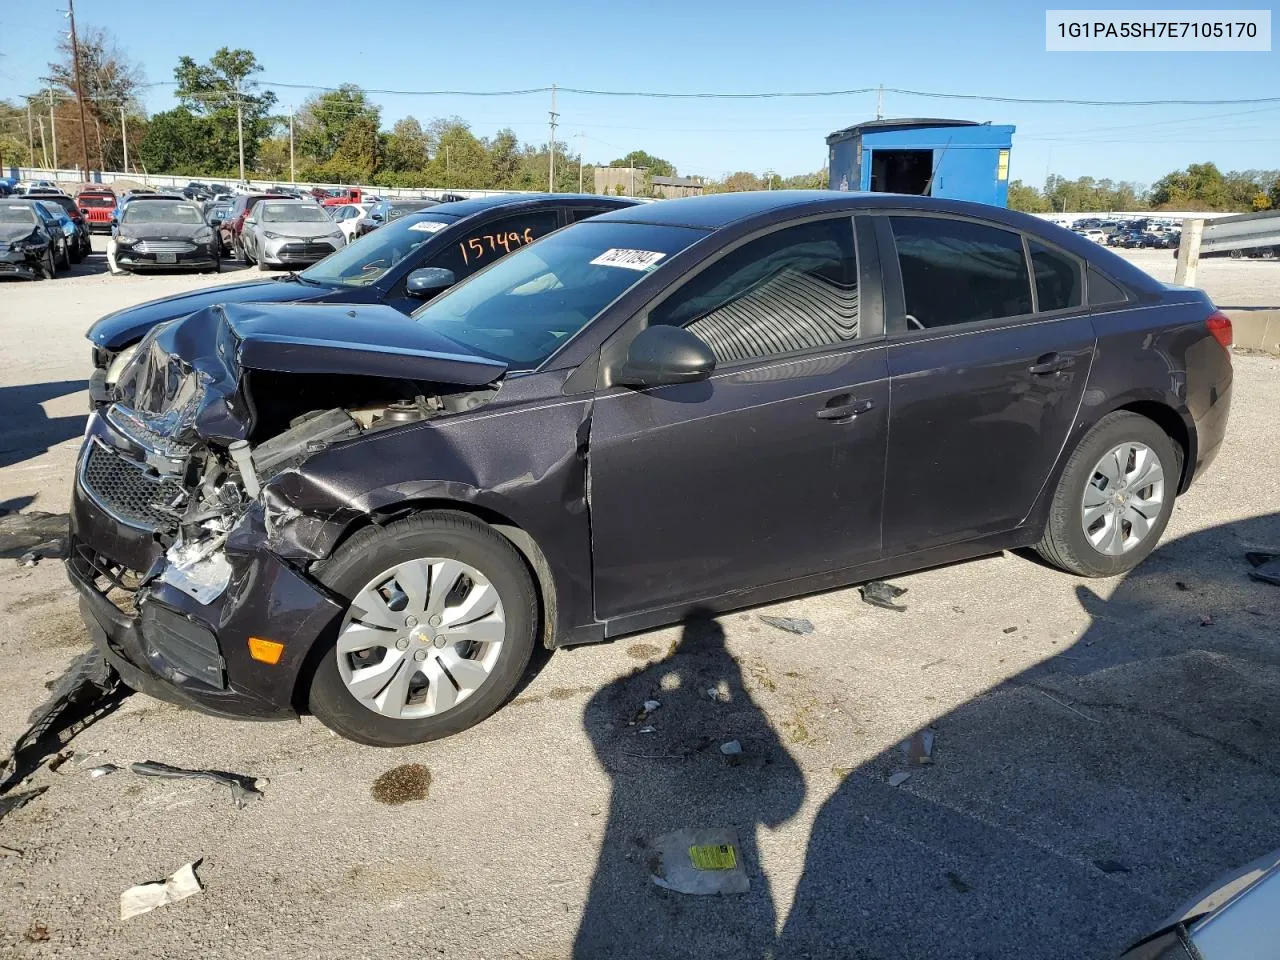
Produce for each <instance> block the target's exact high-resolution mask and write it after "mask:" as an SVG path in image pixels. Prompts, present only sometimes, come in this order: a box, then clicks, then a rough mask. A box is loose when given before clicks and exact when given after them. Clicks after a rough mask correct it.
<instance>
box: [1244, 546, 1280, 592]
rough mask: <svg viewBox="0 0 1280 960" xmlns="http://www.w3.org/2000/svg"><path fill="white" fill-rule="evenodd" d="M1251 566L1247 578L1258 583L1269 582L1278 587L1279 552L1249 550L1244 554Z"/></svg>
mask: <svg viewBox="0 0 1280 960" xmlns="http://www.w3.org/2000/svg"><path fill="white" fill-rule="evenodd" d="M1244 558H1245V559H1246V560H1248V561H1249V565H1250V566H1251V567H1253V569H1252V570H1250V571H1249V578H1250V579H1251V580H1257V581H1258V582H1260V583H1271V584H1275V585H1276V586H1278V587H1280V553H1269V552H1266V551H1262V550H1250V551H1249V552H1248V553H1246V554H1245V555H1244Z"/></svg>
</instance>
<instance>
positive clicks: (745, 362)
mask: <svg viewBox="0 0 1280 960" xmlns="http://www.w3.org/2000/svg"><path fill="white" fill-rule="evenodd" d="M857 217H858V213H857V212H855V211H852V210H844V211H839V212H836V213H832V212H831V211H823V212H821V213H813V214H810V215H808V216H805V217H796V218H793V219H789V220H785V221H780V222H775V223H770V224H768V225H767V226H763V227H761V228H760V229H758V230H753V231H751V232H750V233H747V234H745V235H743V236H741V237H738V238H737V239H735V240H732V241H730V242H729V243H726V244H725V245H724V246H723V247H721V248H720V249H719V250H717V251H716V252H715V253H714V254H712V255H711V256H709V257H707V258H706V259H705V260H703V261H702V262H701V263H699V264H698V265H697V266H696V267H694V268H693V269H691V270H689V271H688V272H686V273H684V274H683V275H681V276H680V277H679V278H678V279H676V280H674V281H672V282H671V283H670V284H668V285H667V286H666V287H664V288H663V289H662V290H661V291H659V292H658V293H657V294H656V295H654V297H653V298H652V299H650V300H649V301H648V302H647V303H645V304H644V306H642V307H641V308H640V309H638V310H637V311H636V312H635V313H633V314H632V315H631V316H630V317H629V318H627V320H626V321H625V322H624V323H622V325H621V326H619V327H618V329H617V330H616V331H614V333H613V334H612V335H611V336H610V337H609V338H608V339H607V340H606V341H605V342H604V344H603V345H602V346H601V348H600V368H599V369H600V375H599V379H598V382H597V389H599V390H604V389H607V388H608V387H611V386H612V385H613V383H612V373H613V370H614V369H615V368H616V367H617V366H618V365H619V364H620V363H621V362H622V361H623V360H624V359H625V358H626V348H627V347H629V346H630V345H631V341H632V340H634V339H635V337H636V336H637V335H638V334H639V333H640V332H641V331H642V330H645V329H647V328H648V326H649V315H650V314H651V313H652V312H653V311H654V310H655V309H657V308H658V307H660V306H662V304H664V303H666V301H667V300H668V299H670V298H671V297H673V296H675V295H676V294H678V293H679V292H680V291H681V290H683V289H684V288H685V286H686V285H687V284H689V283H692V282H693V281H694V280H695V279H696V278H697V277H698V276H699V275H701V274H702V272H703V271H704V270H708V269H710V268H711V267H714V266H715V265H716V264H718V263H720V261H721V260H723V259H724V258H725V257H728V256H731V255H732V254H734V253H736V252H737V251H738V250H739V249H740V248H742V247H744V246H746V245H747V244H749V243H753V242H755V241H756V240H759V239H761V238H763V237H766V236H769V235H771V234H774V233H778V232H780V231H782V230H789V229H791V228H792V227H801V226H804V225H806V224H809V223H817V222H821V221H824V220H844V221H846V222H847V224H848V227H849V235H850V238H851V240H852V241H853V256H854V262H855V263H856V264H857V268H858V336H857V337H855V338H854V339H852V340H848V341H845V342H843V343H839V344H828V345H825V346H819V347H811V348H810V349H808V350H797V351H793V352H791V353H771V354H768V355H766V356H763V357H747V358H744V359H742V360H731V361H728V362H726V363H720V362H719V361H717V362H716V368H715V373H714V374H713V375H712V376H713V378H714V376H715V375H716V374H719V373H720V372H721V371H722V370H732V371H736V370H739V369H741V368H744V367H747V366H750V365H752V364H763V363H777V362H779V361H787V362H789V361H792V360H797V359H800V360H803V359H807V358H809V357H813V356H817V355H819V354H825V353H833V352H836V351H839V350H849V349H853V348H860V347H863V346H865V345H867V344H868V343H879V342H880V341H882V340H883V339H884V312H883V306H882V301H881V298H880V297H879V296H877V297H875V298H874V309H875V310H876V311H878V314H876V317H875V319H874V320H873V321H872V323H871V324H870V326H871V328H872V330H874V331H875V332H874V333H871V334H868V335H865V336H864V327H863V319H864V312H863V306H864V303H865V302H866V301H864V299H863V290H864V284H872V285H874V288H875V289H876V290H877V292H878V291H879V276H878V275H877V274H876V273H871V272H870V271H869V270H868V263H870V264H871V265H874V264H875V263H876V259H875V258H864V257H863V255H862V247H861V246H860V243H859V241H860V237H859V231H858V228H857ZM713 235H714V234H713ZM861 239H862V240H863V241H864V242H865V239H866V238H865V237H864V238H861ZM865 316H866V317H867V319H871V310H868V311H867V312H866V314H865Z"/></svg>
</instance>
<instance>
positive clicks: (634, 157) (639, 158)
mask: <svg viewBox="0 0 1280 960" xmlns="http://www.w3.org/2000/svg"><path fill="white" fill-rule="evenodd" d="M609 166H611V167H639V168H641V169H643V170H646V171H648V172H649V173H650V174H651V175H652V176H655V177H674V176H675V175H676V168H675V165H674V164H672V163H671V162H670V161H667V160H663V159H662V158H661V157H655V156H653V155H651V154H648V153H645V152H644V151H643V150H632V151H631V152H630V153H628V154H627V155H626V156H625V157H619V158H618V159H617V160H614V161H613V162H612V163H610V164H609Z"/></svg>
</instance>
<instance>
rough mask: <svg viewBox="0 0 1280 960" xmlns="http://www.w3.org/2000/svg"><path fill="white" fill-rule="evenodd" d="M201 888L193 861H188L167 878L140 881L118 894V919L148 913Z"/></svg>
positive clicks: (175, 901)
mask: <svg viewBox="0 0 1280 960" xmlns="http://www.w3.org/2000/svg"><path fill="white" fill-rule="evenodd" d="M196 862H197V863H198V862H199V861H196ZM203 889H204V887H202V886H200V880H199V879H198V878H197V877H196V865H195V863H188V864H186V865H184V866H182V867H179V868H178V869H177V870H176V871H174V874H173V876H171V877H169V879H168V880H164V881H161V882H158V883H141V884H139V885H138V886H136V887H130V888H129V889H128V890H126V891H125V892H124V893H122V894H120V919H121V920H128V919H129V918H130V917H136V916H138V915H140V914H143V913H150V912H151V911H152V910H154V909H155V908H156V907H163V906H166V905H168V904H170V903H177V902H178V901H179V900H185V899H187V897H191V896H194V895H195V894H197V893H200V892H201V891H202V890H203Z"/></svg>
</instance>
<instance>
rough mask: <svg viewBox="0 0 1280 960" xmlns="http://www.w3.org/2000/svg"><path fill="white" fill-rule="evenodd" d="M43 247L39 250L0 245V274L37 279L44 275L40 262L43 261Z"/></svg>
mask: <svg viewBox="0 0 1280 960" xmlns="http://www.w3.org/2000/svg"><path fill="white" fill-rule="evenodd" d="M44 253H45V248H44V247H41V248H40V250H39V251H38V252H37V251H34V250H30V249H27V250H15V249H14V248H13V247H7V246H3V245H0V276H18V277H25V278H26V279H28V280H38V279H40V278H41V277H43V276H44V273H43V272H42V271H41V264H42V263H43V262H44Z"/></svg>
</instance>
